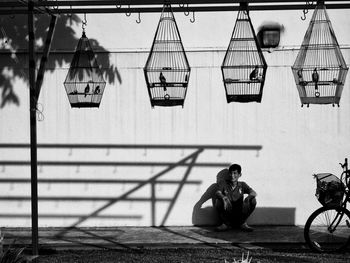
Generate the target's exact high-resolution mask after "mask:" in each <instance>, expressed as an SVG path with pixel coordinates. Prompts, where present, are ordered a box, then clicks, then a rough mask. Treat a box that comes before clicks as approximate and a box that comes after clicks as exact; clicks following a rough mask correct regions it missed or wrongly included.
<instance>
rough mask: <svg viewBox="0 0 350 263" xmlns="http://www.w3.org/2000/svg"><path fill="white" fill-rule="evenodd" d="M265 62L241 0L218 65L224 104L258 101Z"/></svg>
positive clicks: (263, 81) (259, 99)
mask: <svg viewBox="0 0 350 263" xmlns="http://www.w3.org/2000/svg"><path fill="white" fill-rule="evenodd" d="M266 70H267V64H266V61H265V58H264V56H263V54H262V51H261V48H260V46H259V44H258V41H257V38H256V35H255V31H254V28H253V25H252V22H251V20H250V17H249V12H248V4H247V3H241V5H240V10H239V12H238V15H237V20H236V23H235V27H234V29H233V33H232V37H231V40H230V44H229V46H228V48H227V51H226V54H225V58H224V61H223V63H222V66H221V71H222V76H223V81H224V85H225V90H226V99H227V103H230V102H233V101H234V102H254V101H255V102H261V98H262V93H263V87H264V83H265V76H266Z"/></svg>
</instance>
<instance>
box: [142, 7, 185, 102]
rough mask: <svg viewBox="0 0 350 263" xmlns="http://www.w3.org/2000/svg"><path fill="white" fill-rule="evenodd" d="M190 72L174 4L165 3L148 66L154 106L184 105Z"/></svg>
mask: <svg viewBox="0 0 350 263" xmlns="http://www.w3.org/2000/svg"><path fill="white" fill-rule="evenodd" d="M190 71H191V68H190V66H189V64H188V60H187V57H186V53H185V50H184V47H183V45H182V42H181V37H180V33H179V30H178V27H177V24H176V21H175V18H174V14H173V12H172V9H171V5H169V4H165V5H164V6H163V10H162V14H161V16H160V20H159V23H158V27H157V30H156V33H155V36H154V40H153V44H152V48H151V51H150V53H149V56H148V59H147V62H146V65H145V67H144V74H145V79H146V83H147V89H148V94H149V97H150V101H151V106H152V107H154V106H183V105H184V101H185V97H186V92H187V87H188V82H189V78H190Z"/></svg>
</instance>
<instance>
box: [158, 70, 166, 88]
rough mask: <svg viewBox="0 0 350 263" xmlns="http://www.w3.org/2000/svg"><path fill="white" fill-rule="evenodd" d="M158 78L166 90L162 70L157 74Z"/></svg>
mask: <svg viewBox="0 0 350 263" xmlns="http://www.w3.org/2000/svg"><path fill="white" fill-rule="evenodd" d="M159 80H160V83H161V84H162V86H163V89H164V91H166V78H165V77H164V75H163V73H162V72H160V74H159Z"/></svg>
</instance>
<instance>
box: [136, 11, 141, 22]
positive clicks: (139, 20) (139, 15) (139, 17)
mask: <svg viewBox="0 0 350 263" xmlns="http://www.w3.org/2000/svg"><path fill="white" fill-rule="evenodd" d="M136 23H138V24H140V23H141V14H140V12H139V14H138V18H137V19H136Z"/></svg>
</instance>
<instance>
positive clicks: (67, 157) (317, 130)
mask: <svg viewBox="0 0 350 263" xmlns="http://www.w3.org/2000/svg"><path fill="white" fill-rule="evenodd" d="M301 13H302V12H301V11H300V12H296V11H293V12H261V11H260V12H256V13H252V14H251V16H252V21H253V23H254V25H255V28H257V27H258V25H260V24H261V23H263V21H266V20H273V21H276V22H279V23H280V24H283V25H284V27H285V31H284V34H283V36H282V40H281V41H282V42H281V47H280V48H279V49H277V50H275V51H274V52H272V53H268V52H264V55H265V58H266V60H267V63H268V65H269V67H268V71H267V78H266V83H265V88H264V95H263V101H262V103H261V104H255V103H251V104H237V103H236V104H235V103H231V104H227V103H226V99H225V92H224V87H223V84H222V77H221V71H220V65H221V62H222V60H223V57H224V52H225V49H226V45H227V44H228V41H229V38H230V35H231V31H232V29H233V25H234V21H235V18H236V13H233V12H223V13H220V14H218V13H209V14H208V13H206V14H204V13H201V14H196V23H194V24H191V23H190V22H189V18H188V17H185V16H184V15H183V14H175V15H176V18H179V19H178V20H177V21H178V26H179V29H180V33H181V36H182V39H183V42H184V45H185V48H186V49H187V50H188V59H189V63H190V65H191V67H192V72H191V77H190V83H189V88H188V93H187V98H186V101H185V106H184V108H180V107H177V108H154V109H152V108H151V106H150V103H149V99H148V94H147V89H146V86H145V80H144V76H143V71H142V68H143V66H144V64H145V62H146V58H147V54H148V49H149V48H150V45H151V43H152V40H153V34H154V31H155V27H156V25H157V21H158V19H159V15H157V14H147V15H142V16H141V19H142V23H141V24H140V25H138V24H136V23H135V21H134V19H136V18H137V17H136V15H133V16H132V17H130V18H127V17H125V16H124V15H120V14H119V15H110V14H109V15H101V14H100V15H88V27H87V35H88V37H89V38H95V39H97V40H98V41H99V43H100V45H101V46H104V47H105V48H107V50H109V51H110V52H111V53H110V55H109V58H110V61H112V64H114V66H115V67H116V68H117V70H118V72H119V75H120V78H121V82H118V81H115V83H112V84H107V86H106V90H105V93H104V96H103V99H102V103H101V106H100V108H99V109H71V108H70V105H69V103H68V99H67V95H66V93H65V90H64V87H63V81H64V79H65V76H66V74H67V71H68V67H69V64H65V65H62V66H58V67H57V68H56V69H55V70H54V71H53V72H47V73H46V75H45V79H44V83H43V89H42V93H41V95H40V98H39V103H40V104H41V105H42V107H43V116H44V120H43V121H41V122H38V143H57V144H60V143H69V144H136V145H137V144H156V145H159V144H170V145H178V144H184V145H208V144H209V145H261V146H262V150H261V151H259V152H257V151H235V150H217V149H216V150H207V149H205V150H204V151H203V153H201V154H200V155H199V157H198V159H197V160H196V161H197V163H200V164H207V163H214V164H215V163H216V164H218V165H217V166H214V167H208V166H195V167H194V168H193V169H192V170H191V173H190V175H189V177H188V178H187V180H190V181H195V182H199V184H188V185H185V186H183V188H182V189H181V192H180V194H179V196H178V198H177V200H176V202H175V205H174V207H173V209H172V210H171V213H170V215H169V217H168V218H167V220H166V222H165V223H166V224H167V225H190V224H191V214H192V208H193V205H194V203H195V202H196V201H197V200H198V199H199V197H200V196H201V194H202V193H203V192H204V191H205V189H206V188H207V187H208V186H209V185H210V184H211V183H212V182H213V181H214V180H215V176H216V173H217V172H218V171H219V170H220V169H222V168H224V167H225V166H223V164H229V163H232V162H237V163H240V164H241V165H242V167H243V177H242V180H245V181H246V182H247V183H248V184H249V185H251V186H252V187H253V188H254V189H255V190H256V191H257V192H258V195H259V196H258V206H259V207H287V208H288V207H289V208H296V215H295V216H296V218H295V223H296V224H304V222H305V220H306V219H307V217H308V215H309V214H310V213H311V211H312V210H314V209H315V208H317V207H318V206H319V204H318V202H317V200H316V199H315V197H314V193H315V182H314V180H313V178H312V174H313V173H318V172H332V173H335V174H339V173H340V171H341V169H340V166H339V165H338V163H339V162H341V161H343V159H344V158H345V157H350V156H349V152H350V151H349V150H350V145H349V143H348V142H347V138H349V135H350V124H349V122H347V119H348V116H349V113H350V93H349V81H346V83H345V87H344V91H343V96H342V99H341V102H340V107H339V108H338V107H332V106H330V105H323V106H317V105H311V106H310V108H306V107H303V108H301V107H300V100H299V97H298V93H297V89H296V86H295V83H294V80H293V76H292V73H291V69H290V67H291V65H292V64H293V62H294V60H295V57H296V55H297V52H298V50H297V47H298V45H299V44H300V43H301V41H302V38H303V35H304V32H305V30H306V27H307V21H308V20H306V21H301V20H300V18H299V17H300V15H301ZM329 15H330V18H331V20H332V22H333V27H334V29H335V33H336V35H337V36H338V41H339V43H340V44H341V45H342V52H343V55H344V57H345V60H346V61H347V62H348V61H350V50H349V48H348V45H349V43H350V39H349V37H348V34H346V29H347V28H348V26H349V25H348V24H349V23H350V20H349V19H348V18H347V16H348V15H349V11H348V10H346V11H339V10H338V11H336V10H331V11H329ZM310 17H311V14H309V15H308V19H309V18H310ZM102 28H103V30H101V29H102ZM73 29H74V30H76V32H77V37H79V36H80V34H81V29H80V25H77V26H76V27H73ZM131 32H132V33H131ZM66 45H67V46H64V47H62V50H63V51H65V50H69V51H72V50H73V49H74V48H75V45H76V43H66ZM56 48H57V47H56ZM57 50H58V49H56V51H55V52H54V53H53V55H52V56H53V57H54V56H69V54H68V55H67V54H66V53H60V52H59V51H57ZM1 56H6V54H2V55H1ZM1 56H0V59H1ZM53 57H51V59H52V58H53ZM20 66H21V65H18V67H20ZM13 85H14V89H15V92H16V94H17V95H18V96H19V98H20V106H15V105H7V106H5V107H4V108H1V109H0V143H29V110H28V107H29V103H28V88H27V84H25V83H24V82H23V81H22V80H21V79H13ZM195 150H196V149H186V150H181V149H175V150H174V149H166V150H159V149H158V150H155V149H153V150H152V149H148V150H145V149H130V150H125V149H123V150H121V149H110V150H108V149H107V148H105V149H91V150H78V149H74V150H70V149H51V150H47V149H39V150H38V159H39V161H40V160H42V161H48V160H52V161H72V162H74V161H88V162H89V161H106V162H119V161H126V162H129V161H134V162H150V161H154V162H173V163H176V162H179V160H181V159H183V158H186V156H189V155H190V154H192V153H193V152H195ZM29 158H30V155H29V150H28V149H26V150H24V149H0V160H2V161H4V160H5V161H11V160H29ZM166 168H167V167H166V166H157V165H156V166H146V167H144V166H39V169H38V170H39V174H38V177H39V179H50V178H53V179H54V178H62V179H64V178H65V179H99V180H104V179H119V180H126V179H137V180H149V179H150V178H152V176H155V175H157V174H158V173H161V172H162V171H163V170H164V169H166ZM185 171H186V167H183V166H178V167H176V168H175V169H172V170H171V171H170V172H168V173H166V174H165V175H164V176H162V177H161V178H159V179H160V180H165V179H168V180H179V181H181V179H182V178H183V176H184V174H185ZM0 178H27V179H29V178H30V167H29V166H18V167H13V166H3V167H1V168H0ZM135 186H136V185H135V184H128V183H125V184H108V183H105V184H96V183H84V184H69V183H63V184H48V183H44V184H39V197H57V201H56V200H51V201H40V202H39V214H47V215H51V216H52V215H56V214H57V215H63V214H67V215H76V216H77V217H76V218H69V217H66V218H62V217H54V216H53V217H51V218H43V217H41V218H40V220H39V225H40V226H51V225H52V226H70V225H74V224H77V223H78V222H81V223H79V225H84V226H95V225H96V226H102V225H106V226H109V225H150V224H151V222H152V219H151V217H152V212H151V202H150V201H130V200H126V201H122V202H114V201H113V198H117V197H118V196H120V195H121V194H122V193H127V191H128V190H129V189H132V187H135ZM177 187H178V185H177V184H173V185H169V184H168V185H166V184H162V185H158V186H157V187H156V196H157V197H162V198H165V199H167V198H170V199H171V198H174V196H175V193H176V189H177ZM0 196H1V197H4V198H6V197H11V196H13V197H19V196H26V197H29V196H30V184H29V183H27V184H13V183H2V184H0ZM69 196H74V197H105V200H103V201H96V200H95V201H94V200H85V201H84V200H80V201H74V202H73V201H69V200H68V201H64V200H62V199H63V198H66V197H69ZM130 197H133V198H150V184H147V185H145V186H144V187H142V188H140V189H139V190H138V191H137V192H135V193H133V194H132V195H131V196H130ZM169 203H170V202H169V200H168V201H167V200H163V201H161V202H157V204H156V222H155V223H156V224H160V223H162V219H163V218H164V215H165V214H166V211H167V209H168V205H169ZM104 207H105V208H104ZM100 208H104V209H102V210H101V211H100V212H99V213H98V215H111V216H132V218H129V217H127V218H99V217H89V218H87V219H86V218H84V216H89V215H90V214H92V213H94V212H96V211H99V209H100ZM0 211H1V212H0V216H1V215H2V216H3V217H0V225H3V226H30V217H29V215H30V201H29V200H26V201H20V200H19V199H18V198H17V199H16V200H14V201H6V200H2V201H1V200H0ZM12 214H23V215H26V217H24V218H20V217H17V218H16V217H14V216H9V215H12ZM4 215H7V216H4ZM79 218H81V219H82V220H81V221H80V220H79Z"/></svg>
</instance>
